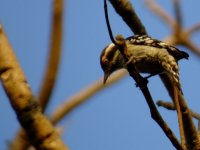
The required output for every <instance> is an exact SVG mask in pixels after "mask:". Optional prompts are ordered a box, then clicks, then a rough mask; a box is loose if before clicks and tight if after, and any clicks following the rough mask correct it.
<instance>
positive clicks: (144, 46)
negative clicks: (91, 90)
mask: <svg viewBox="0 0 200 150" xmlns="http://www.w3.org/2000/svg"><path fill="white" fill-rule="evenodd" d="M125 43H126V46H127V51H126V53H125V55H126V57H127V58H128V62H129V63H134V64H135V67H136V69H137V70H138V72H140V73H148V74H150V75H155V74H160V73H166V74H168V75H169V76H170V77H171V78H172V79H173V81H174V82H175V83H176V85H177V87H178V89H180V91H181V85H180V80H179V67H178V63H177V61H178V60H180V59H183V58H185V59H188V57H189V55H188V54H187V53H186V52H184V51H181V50H179V49H177V48H176V47H174V46H171V45H169V44H166V43H164V42H162V41H159V40H156V39H153V38H151V37H149V36H147V35H136V36H131V37H128V38H127V39H126V40H125ZM100 63H101V67H102V69H103V71H104V74H105V76H104V82H106V80H107V78H108V77H109V75H110V74H111V73H113V72H114V71H116V70H118V69H122V68H126V64H127V62H126V61H125V59H124V57H123V56H122V55H121V53H120V51H119V50H118V48H117V46H115V45H114V44H113V43H111V44H109V45H108V46H107V47H106V48H105V49H104V50H103V51H102V53H101V56H100Z"/></svg>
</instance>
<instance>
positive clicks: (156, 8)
mask: <svg viewBox="0 0 200 150" xmlns="http://www.w3.org/2000/svg"><path fill="white" fill-rule="evenodd" d="M145 4H146V6H147V7H148V8H149V9H150V10H151V11H152V12H154V13H155V14H156V15H158V16H159V17H160V18H161V19H162V20H163V21H164V22H165V23H166V24H167V25H169V26H170V27H171V28H174V27H175V24H176V22H175V20H174V19H173V18H172V17H171V16H169V15H168V14H167V12H166V11H165V10H164V9H163V8H161V6H160V5H158V4H157V3H156V2H155V0H145Z"/></svg>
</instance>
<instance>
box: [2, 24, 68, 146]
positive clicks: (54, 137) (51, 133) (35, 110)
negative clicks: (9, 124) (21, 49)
mask: <svg viewBox="0 0 200 150" xmlns="http://www.w3.org/2000/svg"><path fill="white" fill-rule="evenodd" d="M0 79H1V81H2V84H3V87H4V89H5V91H6V93H7V96H8V97H9V100H10V104H11V105H12V107H13V109H14V110H15V113H16V115H17V118H18V120H19V122H20V124H21V126H22V127H23V128H24V130H25V131H26V133H27V135H28V137H29V139H30V141H31V143H32V144H33V145H34V146H35V147H36V148H37V149H46V150H50V149H51V150H57V149H60V150H66V149H67V148H66V146H65V145H64V143H63V142H62V140H61V139H60V137H59V135H58V134H57V133H56V132H55V129H54V127H53V126H52V124H51V123H50V121H49V120H48V119H47V117H46V116H44V115H43V114H42V111H41V107H40V106H39V105H38V103H37V101H36V100H35V98H34V97H33V95H32V92H31V89H30V87H29V85H28V83H27V81H26V78H25V76H24V74H23V71H22V70H21V68H20V65H19V63H18V61H17V58H16V57H15V55H14V52H13V50H12V48H11V46H10V43H9V41H8V39H7V37H6V35H5V33H4V31H3V28H2V26H1V25H0Z"/></svg>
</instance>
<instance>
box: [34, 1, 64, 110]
mask: <svg viewBox="0 0 200 150" xmlns="http://www.w3.org/2000/svg"><path fill="white" fill-rule="evenodd" d="M52 16H53V19H52V31H51V39H50V40H51V42H50V51H49V52H50V53H49V59H48V65H47V69H46V73H45V75H44V77H43V78H44V79H43V83H42V85H41V87H40V93H39V96H38V97H39V101H40V105H41V107H42V109H43V111H44V110H45V108H46V106H47V104H48V101H49V99H50V97H51V94H52V91H53V88H54V85H55V82H56V77H57V72H58V67H59V62H60V54H61V45H62V17H63V0H54V5H53V14H52Z"/></svg>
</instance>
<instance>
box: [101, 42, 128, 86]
mask: <svg viewBox="0 0 200 150" xmlns="http://www.w3.org/2000/svg"><path fill="white" fill-rule="evenodd" d="M100 64H101V68H102V69H103V71H104V81H103V83H104V84H105V83H106V81H107V79H108V77H109V76H110V75H111V74H112V73H113V72H115V71H116V70H118V69H122V68H124V64H125V60H124V58H123V56H122V55H121V53H120V51H119V50H118V48H117V47H116V46H115V45H114V44H113V43H111V44H109V45H108V46H107V47H105V48H104V49H103V51H102V53H101V56H100Z"/></svg>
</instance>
